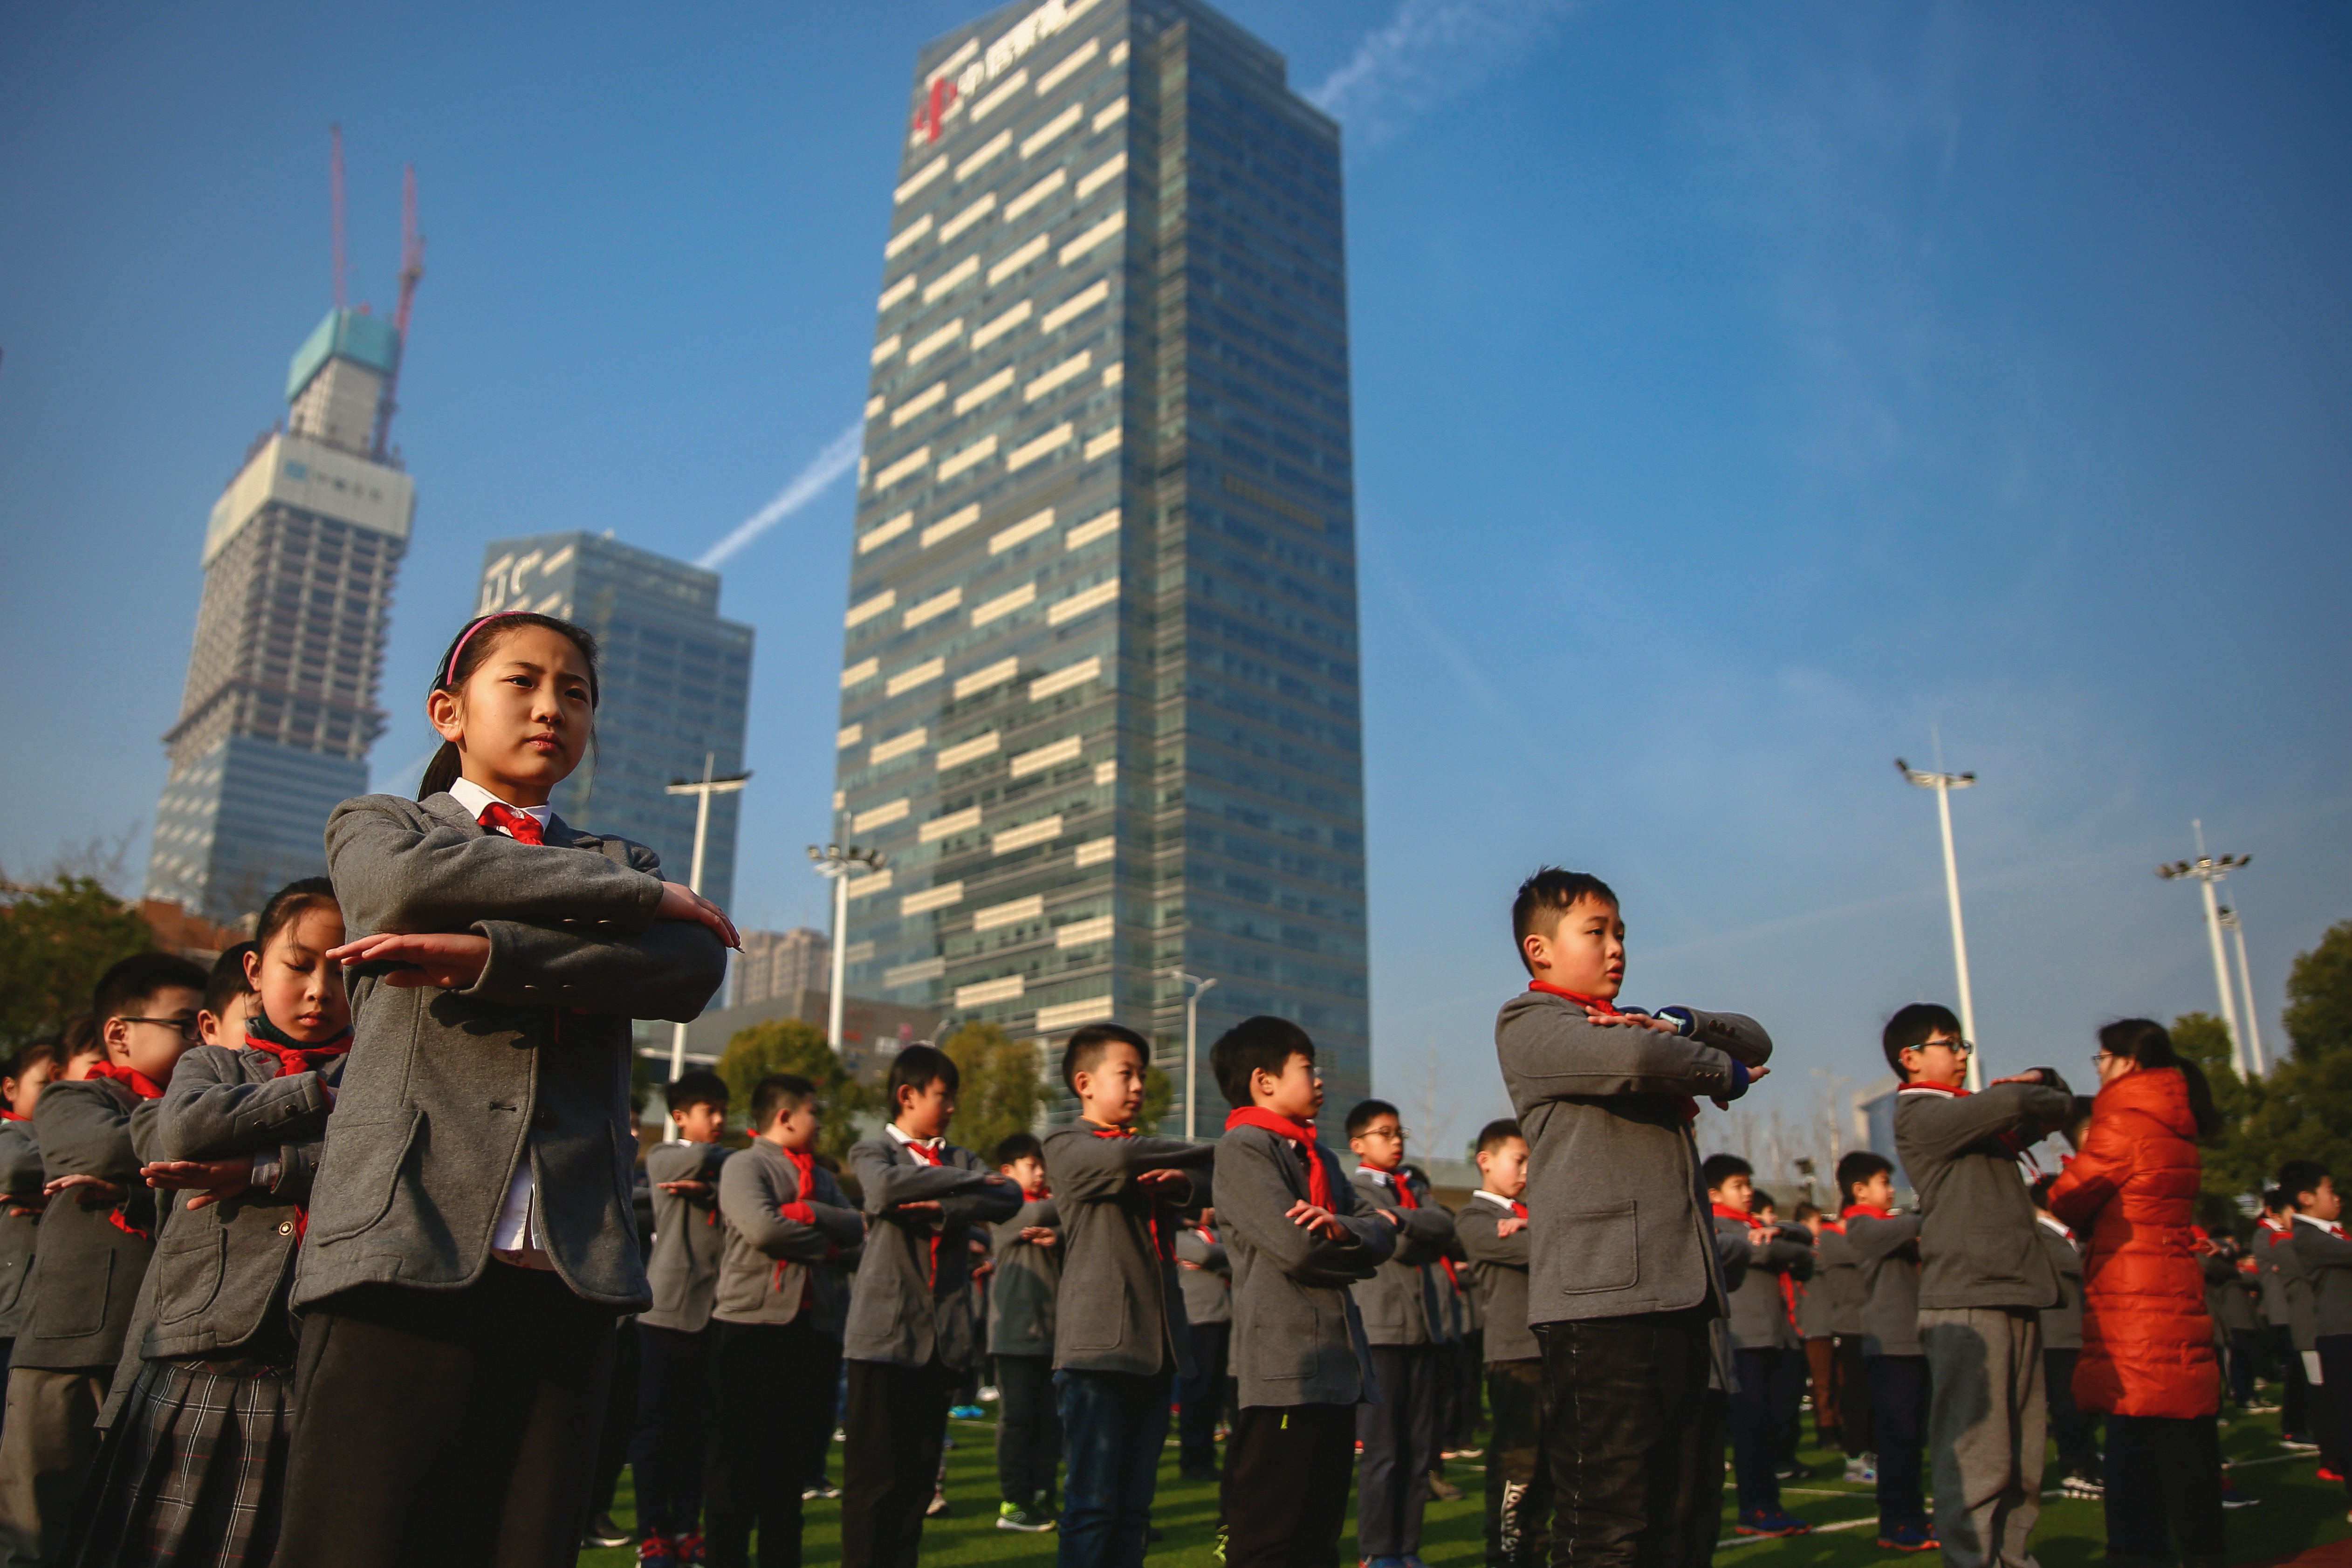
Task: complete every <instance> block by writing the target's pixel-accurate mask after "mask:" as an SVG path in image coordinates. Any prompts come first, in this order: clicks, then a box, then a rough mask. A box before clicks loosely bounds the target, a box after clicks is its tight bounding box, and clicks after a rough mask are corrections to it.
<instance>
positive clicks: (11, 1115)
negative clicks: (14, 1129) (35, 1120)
mask: <svg viewBox="0 0 2352 1568" xmlns="http://www.w3.org/2000/svg"><path fill="white" fill-rule="evenodd" d="M31 1120H32V1118H31V1117H30V1116H19V1115H18V1114H16V1112H14V1111H0V1122H29V1121H31Z"/></svg>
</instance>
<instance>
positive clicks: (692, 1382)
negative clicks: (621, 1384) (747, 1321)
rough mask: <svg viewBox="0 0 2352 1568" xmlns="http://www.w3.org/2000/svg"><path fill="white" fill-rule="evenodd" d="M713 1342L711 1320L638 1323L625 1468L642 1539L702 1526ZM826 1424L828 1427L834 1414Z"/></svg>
mask: <svg viewBox="0 0 2352 1568" xmlns="http://www.w3.org/2000/svg"><path fill="white" fill-rule="evenodd" d="M718 1343H719V1325H718V1323H716V1322H709V1323H705V1324H704V1325H703V1326H702V1327H701V1328H700V1329H699V1330H698V1331H697V1332H695V1333H687V1332H686V1331H685V1330H683V1329H657V1328H655V1327H654V1326H653V1325H651V1324H650V1323H643V1322H641V1323H639V1324H638V1325H637V1430H636V1434H635V1437H633V1438H632V1439H631V1440H630V1443H629V1469H631V1470H633V1471H635V1475H636V1481H637V1528H638V1529H639V1530H641V1531H644V1532H645V1533H646V1535H649V1536H651V1535H658V1536H662V1537H665V1538H667V1537H669V1536H673V1535H682V1534H685V1533H686V1532H687V1531H691V1530H694V1529H697V1528H698V1527H699V1525H700V1524H701V1522H702V1476H703V1471H704V1470H705V1469H707V1468H708V1461H707V1457H706V1450H707V1448H709V1443H708V1441H707V1439H706V1437H705V1428H704V1427H703V1424H702V1406H703V1398H704V1387H705V1385H707V1384H708V1383H709V1381H710V1353H711V1349H712V1347H714V1346H715V1345H717V1344H718ZM824 1419H825V1422H826V1425H827V1428H828V1429H830V1427H831V1424H832V1420H833V1413H832V1411H831V1410H829V1409H828V1410H827V1411H826V1412H825V1416H824Z"/></svg>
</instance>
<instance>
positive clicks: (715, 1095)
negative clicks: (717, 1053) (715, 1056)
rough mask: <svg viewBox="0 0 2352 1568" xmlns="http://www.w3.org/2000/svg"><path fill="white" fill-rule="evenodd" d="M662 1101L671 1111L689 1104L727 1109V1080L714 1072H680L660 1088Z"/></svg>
mask: <svg viewBox="0 0 2352 1568" xmlns="http://www.w3.org/2000/svg"><path fill="white" fill-rule="evenodd" d="M662 1103H663V1104H664V1105H666V1106H667V1107H668V1108H669V1109H671V1110H673V1111H683V1110H685V1109H686V1108H687V1107H688V1106H689V1105H716V1106H718V1107H719V1109H720V1110H721V1111H724V1110H725V1109H727V1081H726V1080H725V1079H724V1078H721V1077H719V1074H717V1073H716V1072H703V1071H694V1072H681V1073H679V1074H678V1075H677V1078H675V1079H673V1080H672V1081H671V1082H669V1083H668V1084H667V1085H666V1086H665V1087H664V1088H663V1090H662Z"/></svg>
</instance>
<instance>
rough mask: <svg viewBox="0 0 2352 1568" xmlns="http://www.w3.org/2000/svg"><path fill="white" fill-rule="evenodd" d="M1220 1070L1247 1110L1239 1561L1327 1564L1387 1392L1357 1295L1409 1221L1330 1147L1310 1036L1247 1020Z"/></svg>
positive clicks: (1293, 1027) (1233, 1098)
mask: <svg viewBox="0 0 2352 1568" xmlns="http://www.w3.org/2000/svg"><path fill="white" fill-rule="evenodd" d="M1209 1064H1210V1069H1211V1071H1213V1072H1214V1073H1215V1074H1216V1079H1217V1087H1218V1089H1219V1090H1221V1091H1222V1092H1223V1094H1224V1096H1225V1103H1226V1104H1228V1105H1230V1106H1232V1107H1233V1111H1232V1113H1230V1114H1229V1115H1227V1116H1226V1118H1225V1134H1224V1136H1223V1138H1222V1139H1221V1140H1219V1142H1218V1144H1217V1145H1216V1151H1217V1155H1216V1160H1217V1164H1216V1175H1215V1177H1214V1181H1215V1189H1216V1196H1217V1213H1218V1217H1219V1218H1220V1219H1221V1220H1222V1221H1223V1226H1222V1230H1223V1236H1224V1239H1225V1253H1226V1256H1227V1257H1228V1259H1230V1260H1231V1261H1232V1264H1233V1270H1234V1378H1235V1381H1236V1385H1237V1389H1236V1397H1237V1399H1238V1402H1239V1406H1240V1415H1239V1416H1236V1417H1235V1419H1234V1431H1233V1437H1232V1438H1231V1440H1230V1441H1229V1442H1228V1443H1227V1444H1226V1446H1225V1479H1224V1495H1223V1518H1224V1543H1225V1558H1224V1560H1225V1568H1297V1564H1301V1563H1330V1562H1332V1561H1333V1560H1334V1558H1335V1557H1336V1556H1337V1555H1338V1552H1339V1531H1340V1527H1341V1526H1342V1525H1343V1524H1344V1523H1345V1522H1346V1521H1347V1516H1348V1491H1349V1481H1350V1479H1352V1471H1353V1469H1354V1468H1355V1448H1356V1406H1357V1405H1358V1404H1359V1403H1360V1402H1361V1401H1363V1400H1365V1399H1370V1398H1377V1397H1378V1391H1377V1390H1376V1389H1375V1387H1374V1385H1373V1382H1372V1375H1371V1365H1370V1357H1369V1354H1368V1352H1367V1348H1366V1345H1365V1343H1364V1327H1363V1320H1362V1319H1361V1317H1360V1316H1359V1315H1358V1313H1357V1311H1356V1303H1355V1300H1354V1297H1353V1296H1352V1294H1351V1293H1350V1291H1349V1287H1350V1286H1352V1285H1354V1284H1355V1283H1356V1282H1357V1281H1360V1280H1368V1279H1370V1278H1371V1276H1372V1272H1373V1270H1377V1269H1378V1268H1379V1267H1380V1266H1381V1264H1382V1263H1384V1262H1386V1261H1387V1260H1388V1259H1389V1257H1390V1255H1391V1253H1393V1252H1394V1251H1395V1250H1396V1239H1397V1228H1396V1227H1395V1226H1394V1225H1393V1224H1391V1222H1390V1221H1389V1220H1388V1219H1387V1218H1385V1217H1383V1216H1381V1215H1378V1214H1374V1213H1371V1212H1370V1211H1369V1210H1368V1209H1367V1208H1366V1207H1365V1206H1364V1204H1363V1202H1362V1201H1361V1200H1360V1198H1359V1197H1357V1194H1356V1189H1355V1186H1354V1184H1353V1183H1351V1182H1349V1181H1348V1180H1347V1179H1346V1177H1345V1176H1344V1175H1342V1174H1341V1172H1340V1166H1339V1156H1338V1155H1334V1154H1333V1153H1332V1152H1331V1151H1330V1150H1329V1149H1327V1148H1325V1147H1324V1146H1323V1145H1321V1144H1320V1143H1319V1142H1318V1141H1317V1139H1316V1136H1315V1113H1317V1112H1318V1111H1319V1110H1321V1109H1322V1108H1323V1080H1322V1079H1321V1077H1320V1076H1318V1074H1317V1072H1316V1071H1315V1042H1314V1041H1313V1040H1311V1039H1309V1038H1308V1037H1307V1031H1306V1030H1303V1029H1300V1028H1299V1027H1298V1026H1297V1024H1295V1023H1292V1022H1290V1021H1289V1020H1288V1019H1278V1018H1270V1017H1265V1016H1260V1017H1257V1018H1251V1019H1243V1020H1242V1021H1241V1022H1240V1023H1238V1024H1235V1025H1234V1027H1233V1028H1232V1029H1230V1030H1226V1031H1225V1033H1224V1034H1223V1036H1222V1037H1220V1038H1219V1040H1217V1043H1216V1044H1215V1045H1214V1046H1213V1048H1211V1050H1210V1052H1209Z"/></svg>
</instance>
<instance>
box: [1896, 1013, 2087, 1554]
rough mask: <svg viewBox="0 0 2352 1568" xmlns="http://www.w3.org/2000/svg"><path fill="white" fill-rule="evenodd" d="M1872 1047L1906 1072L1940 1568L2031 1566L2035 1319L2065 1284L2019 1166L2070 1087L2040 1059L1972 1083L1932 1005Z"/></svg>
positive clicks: (1902, 1100) (1902, 1143) (1904, 1122)
mask: <svg viewBox="0 0 2352 1568" xmlns="http://www.w3.org/2000/svg"><path fill="white" fill-rule="evenodd" d="M1881 1044H1882V1045H1883V1046H1884V1048H1885V1052H1886V1062H1887V1065H1888V1066H1890V1067H1892V1068H1894V1069H1895V1072H1896V1073H1897V1074H1899V1075H1900V1076H1901V1077H1902V1078H1903V1080H1904V1086H1903V1088H1902V1089H1901V1090H1900V1091H1899V1092H1897V1094H1896V1097H1895V1154H1896V1155H1897V1156H1898V1157H1899V1158H1900V1159H1901V1160H1902V1162H1903V1168H1904V1170H1905V1172H1906V1174H1908V1175H1909V1176H1910V1177H1911V1180H1912V1183H1913V1185H1914V1186H1915V1187H1916V1189H1917V1192H1918V1195H1919V1204H1918V1207H1919V1215H1920V1231H1919V1254H1920V1258H1921V1260H1922V1261H1921V1266H1920V1270H1919V1345H1920V1349H1921V1350H1922V1351H1924V1352H1925V1353H1926V1354H1927V1373H1928V1386H1929V1391H1930V1393H1929V1403H1928V1409H1927V1445H1928V1450H1929V1452H1930V1453H1932V1454H1933V1455H1934V1457H1935V1461H1934V1462H1935V1471H1934V1476H1935V1492H1936V1536H1937V1541H1938V1542H1940V1543H1941V1544H1942V1547H1943V1552H1944V1560H1945V1562H1946V1563H1947V1564H1948V1568H1987V1565H1989V1564H1993V1563H1999V1564H2000V1568H2029V1565H2030V1564H2031V1563H2032V1557H2031V1555H2030V1554H2029V1553H2028V1552H2027V1551H2026V1539H2027V1537H2029V1536H2031V1535H2032V1533H2033V1525H2034V1522H2035V1521H2036V1520H2038V1519H2039V1518H2040V1517H2041V1513H2042V1450H2043V1448H2044V1447H2045V1446H2046V1442H2047V1438H2048V1432H2049V1418H2048V1411H2047V1408H2046V1406H2044V1404H2043V1402H2042V1321H2041V1313H2042V1309H2043V1308H2045V1307H2053V1306H2055V1305H2057V1303H2058V1297H2059V1289H2058V1275H2057V1271H2056V1270H2054V1269H2053V1267H2052V1266H2051V1262H2050V1258H2049V1255H2048V1254H2047V1253H2046V1252H2045V1251H2044V1250H2043V1249H2042V1242H2041V1239H2040V1236H2039V1234H2038V1232H2037V1231H2036V1229H2035V1228H2034V1215H2033V1203H2032V1198H2031V1197H2029V1196H2028V1195H2027V1191H2026V1185H2025V1181H2024V1180H2023V1179H2021V1176H2020V1173H2019V1170H2018V1162H2019V1161H2020V1159H2021V1158H2022V1157H2024V1155H2025V1151H2026V1150H2027V1149H2028V1148H2029V1147H2031V1146H2032V1145H2033V1144H2035V1143H2037V1142H2039V1141H2040V1140H2041V1139H2042V1137H2043V1136H2044V1135H2046V1134H2049V1133H2052V1132H2055V1131H2056V1130H2058V1129H2059V1128H2061V1127H2063V1126H2064V1125H2065V1124H2066V1122H2067V1120H2068V1119H2069V1117H2070V1116H2071V1115H2072V1113H2073V1111H2074V1093H2073V1091H2071V1090H2069V1089H2068V1088H2067V1087H2066V1082H2065V1080H2064V1079H2063V1078H2061V1077H2059V1075H2058V1072H2057V1071H2056V1070H2055V1069H2054V1068H2049V1067H2037V1068H2032V1069H2031V1070H2029V1071H2025V1072H2021V1073H2019V1074H2017V1075H2016V1076H2014V1077H2011V1078H2002V1079H1998V1080H1995V1081H1994V1082H1991V1083H1990V1084H1988V1085H1986V1086H1985V1088H1984V1089H1983V1091H1982V1092H1978V1093H1973V1094H1972V1093H1970V1092H1969V1091H1968V1090H1967V1088H1966V1087H1964V1085H1965V1084H1966V1083H1967V1082H1968V1073H1969V1052H1970V1051H1972V1050H1973V1049H1974V1048H1973V1047H1972V1046H1971V1045H1970V1044H1969V1042H1968V1041H1967V1040H1963V1039H1962V1038H1961V1037H1960V1020H1959V1019H1956V1018H1954V1017H1953V1016H1952V1014H1951V1011H1950V1009H1946V1008H1941V1007H1937V1006H1936V1005H1935V1004H1934V1003H1931V1002H1916V1003H1914V1004H1912V1005H1911V1006H1909V1007H1907V1008H1905V1009H1902V1010H1901V1011H1899V1012H1897V1013H1896V1014H1895V1016H1894V1017H1893V1018H1891V1019H1888V1020H1887V1022H1886V1030H1885V1034H1884V1035H1883V1036H1882V1037H1881Z"/></svg>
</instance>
